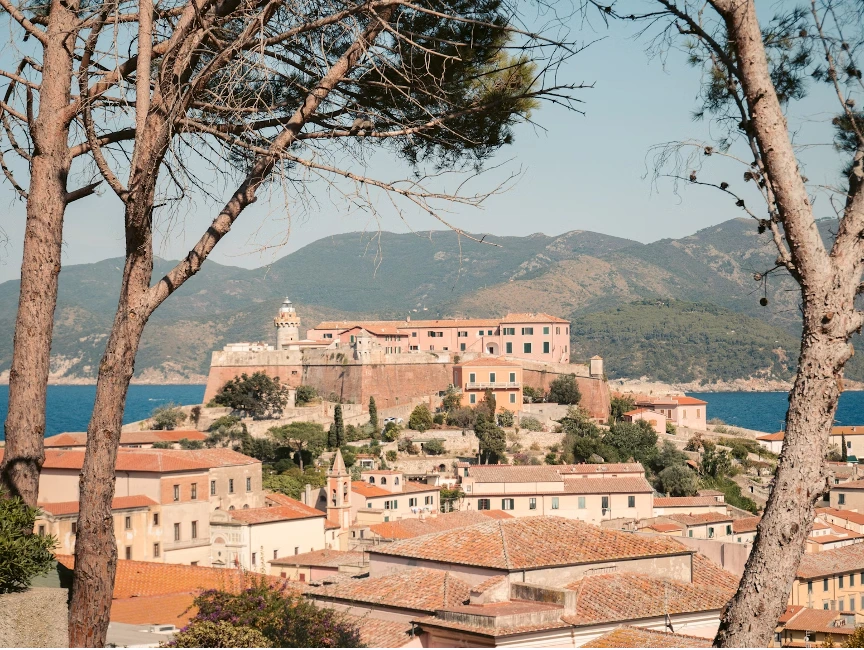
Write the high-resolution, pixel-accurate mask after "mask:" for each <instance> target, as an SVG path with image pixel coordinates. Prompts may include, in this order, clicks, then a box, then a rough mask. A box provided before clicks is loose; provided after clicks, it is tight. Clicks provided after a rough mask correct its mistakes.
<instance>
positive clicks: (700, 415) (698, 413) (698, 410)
mask: <svg viewBox="0 0 864 650" xmlns="http://www.w3.org/2000/svg"><path fill="white" fill-rule="evenodd" d="M700 417H702V409H696V419H697V420H698V419H699V418H700Z"/></svg>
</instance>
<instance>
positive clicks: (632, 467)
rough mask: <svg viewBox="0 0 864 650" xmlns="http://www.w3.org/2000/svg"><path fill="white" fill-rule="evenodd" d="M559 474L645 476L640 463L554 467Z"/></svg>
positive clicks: (578, 464)
mask: <svg viewBox="0 0 864 650" xmlns="http://www.w3.org/2000/svg"><path fill="white" fill-rule="evenodd" d="M554 468H555V471H557V472H558V473H559V474H564V475H567V474H633V473H636V474H642V475H644V474H645V468H644V467H643V466H642V463H577V464H575V465H554Z"/></svg>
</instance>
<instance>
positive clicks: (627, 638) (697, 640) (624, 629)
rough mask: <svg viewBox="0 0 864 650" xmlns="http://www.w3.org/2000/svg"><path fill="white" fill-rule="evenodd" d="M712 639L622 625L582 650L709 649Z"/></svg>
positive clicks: (589, 643) (583, 646)
mask: <svg viewBox="0 0 864 650" xmlns="http://www.w3.org/2000/svg"><path fill="white" fill-rule="evenodd" d="M711 641H712V639H705V638H703V637H699V636H689V635H687V634H673V633H671V632H661V631H660V630H646V629H643V628H639V627H631V626H629V625H622V626H620V627H616V628H615V629H614V630H612V631H611V632H607V633H606V634H603V635H601V636H599V637H597V638H596V639H594V640H593V641H590V642H588V643H586V644H584V645H582V646H581V647H582V648H710V647H711Z"/></svg>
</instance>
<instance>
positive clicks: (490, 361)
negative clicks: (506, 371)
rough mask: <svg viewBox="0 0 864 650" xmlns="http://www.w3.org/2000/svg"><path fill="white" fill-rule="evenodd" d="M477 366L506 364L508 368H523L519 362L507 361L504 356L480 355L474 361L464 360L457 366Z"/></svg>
mask: <svg viewBox="0 0 864 650" xmlns="http://www.w3.org/2000/svg"><path fill="white" fill-rule="evenodd" d="M476 366H506V367H508V368H510V367H512V368H521V367H522V365H521V364H518V363H514V362H512V361H507V360H506V359H504V358H502V357H478V358H477V359H474V360H473V361H463V362H462V363H460V364H459V365H458V366H457V367H458V368H474V367H476Z"/></svg>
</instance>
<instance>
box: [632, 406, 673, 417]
mask: <svg viewBox="0 0 864 650" xmlns="http://www.w3.org/2000/svg"><path fill="white" fill-rule="evenodd" d="M640 413H653V414H654V415H660V416H662V417H664V418H665V417H666V415H665V414H664V413H658V412H657V411H652V410H651V409H646V408H638V409H633V410H632V411H627V412H626V413H624V415H629V416H631V417H632V416H634V415H639V414H640Z"/></svg>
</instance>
